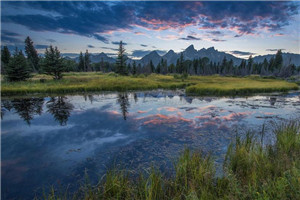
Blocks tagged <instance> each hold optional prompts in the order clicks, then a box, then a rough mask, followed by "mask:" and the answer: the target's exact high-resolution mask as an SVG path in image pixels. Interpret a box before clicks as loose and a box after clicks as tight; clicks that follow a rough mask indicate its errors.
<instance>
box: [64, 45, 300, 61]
mask: <svg viewBox="0 0 300 200" xmlns="http://www.w3.org/2000/svg"><path fill="white" fill-rule="evenodd" d="M181 53H183V57H184V59H185V60H193V59H198V58H203V57H207V58H209V60H210V61H212V62H216V63H218V62H219V63H221V62H222V60H223V59H224V57H226V59H227V60H230V59H232V60H233V63H234V64H235V65H239V64H240V63H241V61H242V60H243V59H242V58H238V57H235V56H233V55H231V54H229V53H225V52H222V51H218V50H216V49H215V48H214V47H210V48H207V49H205V48H202V49H200V50H196V49H195V48H194V45H190V46H189V47H188V48H186V49H185V50H184V51H182V52H179V53H175V52H174V51H173V50H169V51H168V52H167V53H166V54H165V55H163V56H160V55H159V54H158V53H157V52H156V51H151V52H150V53H149V54H147V55H145V56H144V57H142V58H141V59H139V60H133V59H131V58H128V59H127V63H131V64H132V63H133V61H136V64H137V65H138V64H141V65H146V64H148V63H149V62H150V60H152V63H153V64H154V66H156V65H157V64H158V63H159V62H160V61H161V59H164V60H167V63H168V65H170V64H172V63H173V64H176V61H177V59H178V58H179V57H180V54H181ZM274 56H275V54H269V55H263V56H255V57H253V60H254V62H263V61H264V59H265V58H266V59H267V60H268V61H269V60H270V59H271V57H274ZM282 57H283V63H284V65H286V64H295V65H296V66H300V54H293V53H282ZM65 58H67V59H72V60H75V61H76V62H78V61H79V56H78V57H75V58H71V57H69V56H67V55H65ZM90 58H91V62H92V63H96V62H100V61H101V60H102V59H103V61H104V62H109V63H114V62H116V59H115V58H113V57H109V56H108V55H106V54H105V53H103V52H102V53H100V54H91V55H90Z"/></svg>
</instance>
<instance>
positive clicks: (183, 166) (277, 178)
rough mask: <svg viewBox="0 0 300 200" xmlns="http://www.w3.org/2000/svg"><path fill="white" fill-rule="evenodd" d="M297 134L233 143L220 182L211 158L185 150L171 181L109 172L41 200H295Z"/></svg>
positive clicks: (299, 178) (281, 129) (290, 125)
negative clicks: (72, 190) (92, 182)
mask: <svg viewBox="0 0 300 200" xmlns="http://www.w3.org/2000/svg"><path fill="white" fill-rule="evenodd" d="M299 131H300V124H299V121H290V122H286V123H283V124H279V125H276V126H275V128H274V134H275V136H276V142H275V144H274V145H267V146H264V144H262V142H261V141H262V140H260V138H259V137H258V138H257V137H256V138H255V137H254V134H251V133H248V134H247V135H246V136H245V137H244V138H243V139H242V138H239V137H238V138H236V140H235V142H233V143H232V144H231V145H230V146H229V147H228V151H227V155H226V158H225V163H224V175H223V176H222V177H216V174H215V166H214V160H213V158H212V157H210V156H209V155H204V154H202V153H200V152H190V151H189V150H187V149H186V150H185V151H184V152H183V153H182V155H181V156H180V157H179V158H178V159H177V162H176V164H175V165H174V170H175V174H174V175H173V176H171V177H167V176H165V174H164V173H162V172H160V171H158V170H156V169H155V168H152V170H151V171H150V172H148V174H147V173H146V175H145V172H141V173H140V174H139V176H132V174H130V172H128V171H125V170H122V169H112V170H109V171H108V172H107V173H106V175H105V176H103V177H102V178H101V180H99V183H98V184H97V185H96V186H92V185H89V184H87V183H86V184H85V185H84V186H82V187H81V188H80V189H79V190H78V191H77V192H75V193H72V194H69V193H68V191H65V190H64V191H63V192H62V193H59V192H57V191H55V190H54V189H53V190H52V191H51V193H50V194H49V195H48V194H45V196H44V199H299V198H300V192H299V191H300V135H299ZM256 135H259V134H256ZM262 135H263V134H262ZM131 173H132V172H131ZM133 177H137V178H133ZM86 178H87V180H88V177H86Z"/></svg>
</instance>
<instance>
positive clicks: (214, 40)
mask: <svg viewBox="0 0 300 200" xmlns="http://www.w3.org/2000/svg"><path fill="white" fill-rule="evenodd" d="M212 41H213V42H225V41H226V40H220V39H212Z"/></svg>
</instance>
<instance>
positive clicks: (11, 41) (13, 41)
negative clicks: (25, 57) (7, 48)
mask: <svg viewBox="0 0 300 200" xmlns="http://www.w3.org/2000/svg"><path fill="white" fill-rule="evenodd" d="M1 42H2V43H8V44H21V43H23V42H24V41H22V40H20V39H18V38H15V37H11V36H7V35H1Z"/></svg>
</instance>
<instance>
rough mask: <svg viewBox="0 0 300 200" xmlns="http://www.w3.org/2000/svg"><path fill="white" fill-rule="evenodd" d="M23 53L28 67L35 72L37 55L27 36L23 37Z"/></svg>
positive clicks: (37, 62) (37, 63) (37, 61)
mask: <svg viewBox="0 0 300 200" xmlns="http://www.w3.org/2000/svg"><path fill="white" fill-rule="evenodd" d="M25 53H26V55H27V60H28V63H29V65H30V67H31V68H32V70H33V71H34V72H37V71H38V70H39V56H38V53H37V51H36V49H35V48H34V46H33V41H32V40H31V38H30V37H29V36H27V38H26V39H25Z"/></svg>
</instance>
